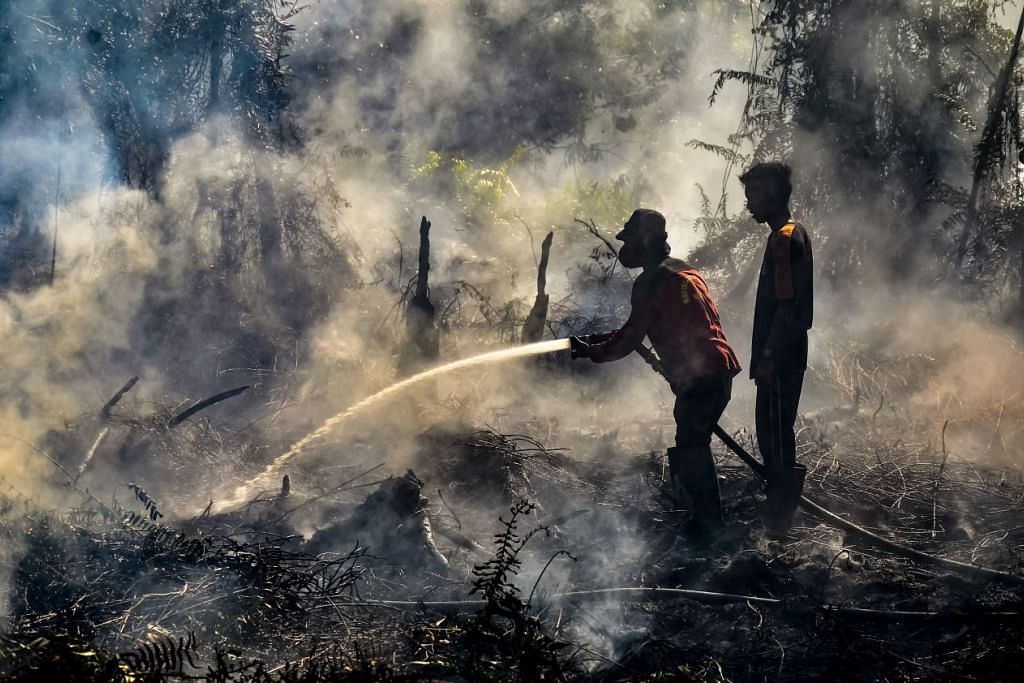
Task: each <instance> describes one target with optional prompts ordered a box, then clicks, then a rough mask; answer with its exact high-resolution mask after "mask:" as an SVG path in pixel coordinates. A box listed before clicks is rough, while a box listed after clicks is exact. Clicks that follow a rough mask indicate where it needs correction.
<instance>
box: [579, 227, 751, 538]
mask: <svg viewBox="0 0 1024 683" xmlns="http://www.w3.org/2000/svg"><path fill="white" fill-rule="evenodd" d="M615 238H616V239H618V240H621V241H622V243H623V244H622V248H621V249H619V255H618V256H619V261H620V262H621V263H622V265H623V266H625V267H626V268H643V272H642V273H641V274H640V276H639V277H637V279H636V281H635V282H634V283H633V293H632V299H631V305H632V309H631V311H630V314H629V319H628V320H627V321H626V323H625V324H624V325H623V326H622V328H621V329H618V330H615V331H614V332H610V333H607V334H597V335H588V336H586V337H573V338H572V357H573V358H590V359H591V360H593V361H594V362H595V363H605V362H608V361H614V360H619V359H620V358H624V357H626V356H628V355H629V354H630V353H632V352H633V351H635V350H636V349H637V348H638V347H639V346H640V345H641V344H642V343H643V340H644V337H645V336H646V337H648V338H649V339H650V340H651V344H652V345H653V346H654V349H655V351H657V352H658V355H659V356H660V357H661V362H662V365H663V366H664V368H665V370H666V374H667V376H668V379H669V383H670V384H671V386H672V392H673V393H674V394H675V396H676V403H675V409H674V410H673V416H674V417H675V420H676V442H675V446H674V447H673V448H670V449H668V462H669V472H670V475H671V478H672V484H673V487H674V488H675V490H676V491H677V493H680V494H684V495H685V496H686V497H687V498H689V500H690V503H691V509H692V512H693V516H694V525H693V529H692V530H693V531H695V532H696V534H697V535H698V536H699V537H701V538H704V539H708V538H710V537H711V536H712V535H713V534H714V532H715V531H716V530H717V529H718V528H719V527H721V525H722V504H721V499H720V496H719V491H718V474H717V472H716V470H715V461H714V458H713V457H712V455H711V430H712V429H713V428H714V426H715V425H716V424H717V423H718V418H719V417H721V415H722V412H723V411H724V410H725V406H726V405H727V404H728V403H729V399H730V397H731V396H732V378H733V377H734V376H735V375H736V374H737V373H739V371H740V364H739V361H737V359H736V354H735V353H733V350H732V347H731V346H730V345H729V342H728V341H726V338H725V334H724V332H723V331H722V324H721V322H720V321H719V318H718V308H717V307H716V306H715V302H714V301H713V300H712V299H711V295H710V293H709V292H708V286H707V284H706V283H705V282H704V279H703V278H702V277H701V275H700V273H699V272H697V270H696V269H694V268H693V267H692V266H690V265H689V264H687V263H685V262H683V261H681V260H679V259H675V258H672V257H671V256H670V255H669V251H670V248H669V245H668V234H667V233H666V232H665V217H664V216H662V215H661V214H660V213H658V212H657V211H652V210H650V209H637V210H636V211H634V212H633V215H631V216H630V217H629V220H628V221H626V224H625V225H624V226H623V229H622V231H621V232H620V233H619V234H618V235H616V236H615Z"/></svg>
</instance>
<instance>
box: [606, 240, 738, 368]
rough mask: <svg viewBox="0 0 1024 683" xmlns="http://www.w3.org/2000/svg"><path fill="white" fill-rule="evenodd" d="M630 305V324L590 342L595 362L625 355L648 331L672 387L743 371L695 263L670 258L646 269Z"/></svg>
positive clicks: (636, 345) (637, 284) (640, 341)
mask: <svg viewBox="0 0 1024 683" xmlns="http://www.w3.org/2000/svg"><path fill="white" fill-rule="evenodd" d="M631 305H632V310H631V311H630V313H629V320H627V321H626V324H625V325H623V326H622V328H621V329H619V330H616V331H615V332H612V333H611V335H609V337H608V339H607V340H605V341H602V342H600V343H597V344H594V345H593V346H591V349H590V357H591V358H592V359H593V360H594V361H595V362H597V363H605V362H608V361H613V360H619V359H620V358H625V357H626V356H628V355H629V354H630V353H632V352H633V351H634V350H636V348H637V347H638V346H640V344H641V343H643V340H644V337H645V336H646V337H648V338H649V339H650V340H651V344H652V345H653V346H654V350H655V351H657V352H658V355H659V356H660V357H661V361H662V364H663V365H664V366H665V369H666V370H667V371H668V374H669V381H670V382H671V383H672V386H673V387H684V386H686V385H687V384H690V383H691V382H693V381H694V380H697V379H701V378H704V377H713V376H715V375H721V374H726V375H729V376H730V377H732V376H734V375H736V374H737V373H739V371H740V363H739V361H738V360H737V359H736V354H735V353H734V352H733V350H732V346H730V345H729V342H728V340H726V338H725V332H723V331H722V323H721V321H720V320H719V318H718V307H717V306H715V302H714V301H713V300H712V299H711V294H710V293H709V292H708V286H707V283H705V282H704V278H702V277H701V275H700V273H699V272H697V270H696V269H695V268H691V267H690V266H688V265H687V264H686V263H684V262H683V261H680V260H679V259H674V258H666V259H665V260H664V261H662V262H661V263H660V264H659V265H658V267H657V268H652V269H647V270H644V272H643V273H641V274H640V276H639V277H638V278H637V279H636V282H634V283H633V295H632V300H631Z"/></svg>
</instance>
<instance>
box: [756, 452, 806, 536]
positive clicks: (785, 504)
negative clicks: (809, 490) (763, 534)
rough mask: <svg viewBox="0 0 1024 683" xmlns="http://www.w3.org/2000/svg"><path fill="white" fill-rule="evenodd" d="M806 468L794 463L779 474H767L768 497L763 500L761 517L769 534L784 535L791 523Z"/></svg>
mask: <svg viewBox="0 0 1024 683" xmlns="http://www.w3.org/2000/svg"><path fill="white" fill-rule="evenodd" d="M806 477H807V468H806V467H805V466H803V465H794V466H793V467H791V468H790V469H789V470H786V471H785V472H784V473H783V474H782V475H781V476H780V475H779V474H776V475H775V476H769V478H768V485H767V487H766V488H767V495H768V499H767V500H766V501H765V504H764V508H763V512H762V517H763V519H764V528H765V530H766V531H767V532H768V534H769V535H771V536H784V535H786V533H787V532H788V531H789V528H790V527H791V526H792V525H793V515H794V514H795V513H796V508H797V506H798V505H800V497H801V495H803V490H804V479H805V478H806Z"/></svg>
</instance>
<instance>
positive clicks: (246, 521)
mask: <svg viewBox="0 0 1024 683" xmlns="http://www.w3.org/2000/svg"><path fill="white" fill-rule="evenodd" d="M876 417H877V415H871V414H870V413H869V414H854V415H843V416H841V417H840V418H839V419H833V420H827V419H825V418H820V419H819V420H818V421H816V422H813V423H812V422H804V423H803V424H802V425H801V430H800V434H799V442H800V459H801V461H802V462H804V463H806V464H807V466H808V469H809V474H808V485H807V493H808V495H809V496H811V497H812V498H813V499H814V500H816V501H817V502H818V503H820V504H822V505H824V506H825V507H827V508H828V509H830V510H832V511H833V512H835V513H837V514H840V515H841V516H843V517H845V518H847V519H850V520H852V521H855V522H857V523H858V524H860V525H862V526H864V527H866V528H868V529H870V530H872V531H874V532H875V533H877V534H879V535H881V536H883V537H885V538H888V539H891V540H894V541H897V542H898V543H901V544H904V545H906V546H908V547H912V548H916V549H918V550H922V551H925V552H928V553H931V554H934V555H937V556H941V557H945V558H951V559H956V560H960V561H963V562H967V563H975V564H978V565H983V566H987V567H990V568H993V569H999V570H1001V571H1005V572H1008V573H1010V574H1015V575H1020V573H1021V571H1022V567H1021V561H1022V558H1024V554H1022V552H1024V514H1022V505H1021V502H1022V500H1024V483H1022V480H1021V475H1020V473H1019V472H1017V471H1012V470H1011V469H1010V468H1008V467H1001V468H983V467H980V466H978V465H976V464H971V463H969V462H966V461H963V460H959V459H957V458H955V457H950V456H949V455H948V454H943V452H942V451H941V450H940V449H939V448H937V447H935V446H933V445H931V444H929V443H927V442H924V443H915V442H913V441H912V440H910V439H908V435H910V434H915V433H921V430H922V429H923V427H922V426H921V425H916V424H914V423H912V422H911V421H910V420H909V419H906V418H902V419H897V418H896V417H891V418H890V419H889V420H888V421H887V422H881V421H877V420H876V419H875V418H876ZM649 427H650V428H651V429H655V428H657V425H653V424H652V425H649ZM186 429H187V428H186ZM212 433H213V431H212V430H211V429H210V427H209V426H208V425H204V426H202V427H194V431H193V432H191V433H189V434H190V435H189V437H188V438H189V439H190V441H191V442H192V443H193V444H195V443H198V442H202V440H203V439H204V438H206V437H205V436H204V435H210V434H212ZM737 437H738V438H739V440H741V441H743V442H745V443H747V444H748V445H750V444H749V441H750V438H749V435H746V434H742V433H740V434H737ZM175 438H184V437H175ZM209 438H211V439H212V438H214V437H213V436H210V437H209ZM594 438H595V439H597V438H600V436H599V435H598V436H596V437H594ZM164 443H166V444H169V446H168V447H171V448H179V447H181V444H180V442H177V441H174V440H173V439H165V440H164ZM419 443H420V450H419V452H418V453H417V455H416V456H415V457H414V459H413V461H412V462H411V463H409V468H408V470H407V471H396V472H388V471H387V470H386V469H385V468H383V467H376V468H370V467H367V468H362V469H359V468H357V469H356V470H354V471H349V472H348V473H347V474H346V475H345V476H344V477H340V476H339V478H338V481H337V482H334V483H333V484H331V485H330V486H326V485H325V486H324V487H323V490H322V492H321V493H319V494H317V495H315V496H311V495H303V496H299V495H297V494H295V493H293V492H292V491H290V486H289V485H284V486H283V487H282V489H281V490H279V491H269V492H266V493H265V494H264V495H262V496H261V497H260V498H258V499H257V500H255V501H254V502H253V503H251V504H250V505H249V506H247V507H246V508H244V509H242V510H239V511H236V512H232V513H230V514H222V515H213V514H210V512H209V510H207V511H205V512H204V513H203V514H200V515H198V516H193V517H176V516H175V515H174V513H173V511H172V510H170V509H168V510H166V516H165V510H164V509H163V507H162V504H161V501H160V500H159V499H158V496H151V495H150V494H149V493H147V491H146V489H145V488H143V487H141V486H137V485H136V486H134V487H127V488H123V489H121V491H122V492H121V493H120V494H119V495H116V496H103V497H100V496H98V495H93V494H92V493H89V492H88V491H87V490H86V489H85V488H84V487H82V486H81V485H79V484H76V483H73V482H70V481H68V480H67V479H66V477H63V476H62V475H61V474H60V473H57V474H55V477H56V479H55V481H56V482H57V483H58V485H59V486H58V490H60V491H62V492H63V493H62V495H63V496H64V501H63V505H62V506H60V507H59V510H58V509H53V508H54V506H50V507H49V508H48V507H46V506H43V505H42V504H41V503H40V502H39V501H38V500H36V499H34V498H30V497H26V496H25V495H24V494H23V493H22V492H19V491H17V490H16V489H14V488H12V487H10V486H6V487H5V488H4V489H3V495H2V505H3V508H2V512H3V516H2V520H3V526H2V532H3V534H4V545H5V546H6V547H7V550H6V551H5V554H4V557H3V564H4V567H5V569H6V570H7V574H8V576H7V580H8V583H9V590H8V592H7V594H6V603H7V605H6V607H7V614H8V620H7V624H6V629H5V633H4V635H3V636H2V638H0V676H2V678H3V679H4V680H12V681H30V680H67V681H108V680H109V681H116V680H122V681H128V680H154V681H156V680H209V681H370V680H390V681H428V680H446V681H447V680H453V681H477V680H482V681H488V680H489V681H513V680H517V681H540V680H556V681H558V680H565V681H570V680H595V681H635V680H646V681H662V680H664V681H670V680H671V681H722V680H729V681H762V680H838V681H846V680H850V681H875V680H884V681H905V680H906V681H910V680H961V679H965V678H966V679H968V680H1009V679H1013V678H1016V676H1015V671H1016V670H1017V669H1018V668H1019V667H1020V666H1021V665H1024V651H1022V645H1021V643H1022V642H1024V605H1022V604H1021V595H1022V593H1024V583H1022V582H1020V581H1014V580H1006V581H1000V580H992V579H985V578H982V577H979V576H976V575H971V573H970V572H969V571H968V572H951V571H950V570H948V569H945V568H943V567H939V566H931V565H929V566H923V565H922V564H920V563H916V562H914V561H912V560H911V559H908V558H906V557H904V556H901V555H899V554H895V553H892V552H888V551H885V550H880V549H878V548H876V547H872V546H871V544H869V543H866V542H864V541H863V540H862V539H859V538H852V537H848V535H847V534H846V533H845V532H844V531H842V530H840V529H836V528H834V527H832V526H829V525H827V524H825V523H823V522H822V520H818V519H815V518H814V517H813V516H811V515H809V514H807V513H805V512H800V513H798V516H797V518H796V523H795V525H794V527H793V529H792V531H791V532H790V534H789V535H788V536H787V537H785V538H782V539H769V538H767V537H766V536H765V535H764V533H763V531H762V529H761V526H760V523H759V521H758V518H757V512H756V511H757V506H758V505H759V503H760V501H761V499H762V492H761V487H760V484H759V482H758V480H757V478H756V477H755V476H754V475H753V474H752V473H751V472H750V471H749V470H747V469H746V468H745V467H744V466H743V465H742V464H741V463H739V462H738V461H737V460H736V459H735V458H732V457H730V456H729V455H728V454H727V452H726V451H724V449H722V447H721V445H720V444H717V443H716V445H715V448H716V454H717V456H718V458H719V472H720V478H721V485H722V491H723V500H724V502H725V506H726V515H727V519H728V520H729V523H728V528H727V529H726V531H725V532H724V533H723V534H722V536H721V538H719V539H718V540H717V541H716V542H714V543H712V544H710V545H707V546H703V547H699V546H695V545H694V544H693V543H692V542H690V541H688V540H687V539H685V538H684V537H681V536H679V535H678V533H677V530H678V529H680V528H681V527H682V525H683V523H684V521H685V520H686V516H687V513H686V511H685V510H684V509H682V508H681V506H680V505H679V504H678V503H677V502H676V501H675V500H673V498H672V496H671V494H670V492H669V490H668V489H667V487H666V485H665V472H664V462H663V457H662V455H661V454H657V453H643V452H639V451H636V450H630V440H629V439H628V438H625V437H624V438H622V439H621V440H620V442H619V443H618V444H617V447H618V448H620V449H621V450H620V451H618V452H616V453H615V457H602V458H600V459H594V460H588V459H586V458H585V457H583V454H584V451H585V448H584V449H581V448H579V447H578V446H574V448H573V450H572V451H563V450H557V449H553V448H549V447H547V446H546V445H544V444H542V443H541V442H540V441H539V440H537V439H535V438H532V437H529V436H523V435H512V434H499V433H496V432H494V431H489V430H484V431H475V430H473V429H470V428H463V429H433V430H430V431H428V432H426V433H424V434H423V435H421V437H420V441H419ZM175 444H178V445H177V446H175ZM189 457H193V456H186V455H183V456H182V458H185V459H187V458H189ZM172 469H173V467H172ZM538 574H543V576H541V578H540V579H539V580H537V576H538ZM637 588H647V589H652V588H682V589H693V590H697V591H705V592H706V594H685V595H684V594H678V593H672V592H670V591H651V590H648V591H638V590H634V589H637ZM602 589H629V590H615V591H606V590H605V591H603V592H600V591H602ZM737 596H739V597H737ZM744 596H747V597H749V598H750V599H747V598H745V597H744ZM757 598H761V599H765V598H770V599H772V601H764V600H757Z"/></svg>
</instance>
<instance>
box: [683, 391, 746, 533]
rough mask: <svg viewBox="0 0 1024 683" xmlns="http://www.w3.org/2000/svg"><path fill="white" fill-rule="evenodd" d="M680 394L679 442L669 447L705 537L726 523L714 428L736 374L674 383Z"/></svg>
mask: <svg viewBox="0 0 1024 683" xmlns="http://www.w3.org/2000/svg"><path fill="white" fill-rule="evenodd" d="M673 391H674V392H675V395H676V405H675V409H674V410H673V411H672V415H673V417H675V419H676V445H675V447H673V448H670V449H668V464H669V473H670V475H671V478H672V487H673V489H674V490H675V491H676V492H677V493H678V494H680V495H681V496H682V497H683V498H684V499H688V503H689V507H690V510H691V512H692V513H693V516H694V521H695V522H696V527H695V528H696V530H697V531H698V532H699V533H700V534H701V535H702V536H704V537H708V536H709V535H712V534H713V533H714V532H715V530H716V529H718V528H719V527H721V525H722V503H721V499H720V496H719V491H718V473H717V471H716V470H715V458H714V456H713V455H712V454H711V430H712V429H714V428H715V425H716V424H718V418H720V417H721V416H722V412H723V411H724V410H725V406H727V405H728V404H729V399H730V398H731V397H732V377H730V376H728V375H720V376H715V377H705V378H702V379H699V380H697V381H695V382H691V383H690V384H687V385H686V386H684V387H673Z"/></svg>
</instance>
